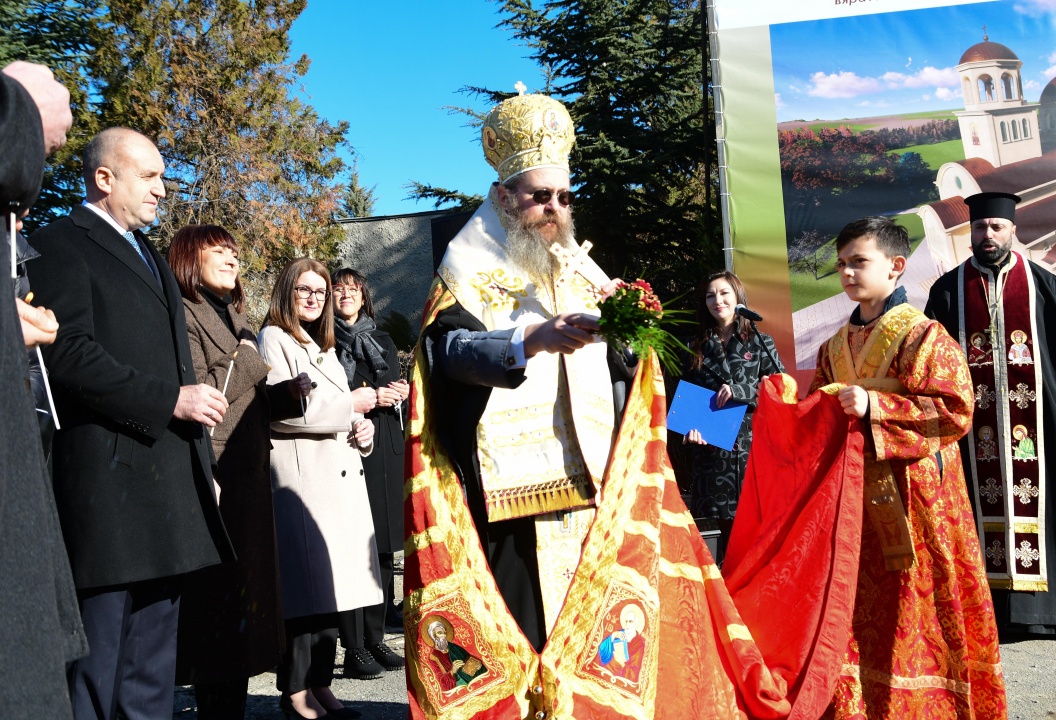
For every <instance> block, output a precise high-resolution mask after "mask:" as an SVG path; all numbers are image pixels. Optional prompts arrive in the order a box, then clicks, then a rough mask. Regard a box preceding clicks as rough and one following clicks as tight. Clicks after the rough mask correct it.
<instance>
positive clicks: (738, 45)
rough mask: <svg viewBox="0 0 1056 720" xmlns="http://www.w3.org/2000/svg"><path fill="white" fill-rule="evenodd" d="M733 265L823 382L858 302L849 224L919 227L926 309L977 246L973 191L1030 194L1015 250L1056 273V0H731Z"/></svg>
mask: <svg viewBox="0 0 1056 720" xmlns="http://www.w3.org/2000/svg"><path fill="white" fill-rule="evenodd" d="M712 5H713V6H712V8H711V9H712V11H713V12H714V22H713V24H712V28H713V30H714V32H713V35H712V38H711V42H712V56H713V57H714V58H715V59H716V60H717V65H716V72H715V74H714V82H715V84H716V86H717V87H716V93H717V103H716V110H717V113H718V121H719V137H720V160H721V165H722V169H723V183H724V184H723V201H724V203H725V210H726V217H727V220H728V223H729V228H728V233H729V235H728V247H729V248H730V251H729V252H730V257H731V259H732V264H733V269H734V271H735V272H737V274H738V275H740V277H741V278H742V279H743V280H744V281H745V284H746V286H747V288H748V295H749V300H750V302H751V305H752V306H753V307H755V308H757V309H758V310H760V312H761V313H762V314H763V316H764V317H765V319H766V322H764V323H763V324H762V325H761V328H760V329H762V330H764V331H765V332H768V333H770V334H771V335H773V336H774V338H775V340H776V341H777V345H778V349H779V352H780V354H781V358H782V361H783V362H784V364H785V366H786V367H787V368H789V369H790V370H791V369H794V370H795V371H796V372H794V374H795V375H797V376H798V379H799V380H800V381H801V385H805V381H806V380H808V379H809V378H810V377H811V376H812V375H813V368H814V365H815V358H816V356H817V351H818V346H819V345H820V344H821V343H822V342H823V341H824V340H825V339H827V338H828V337H830V336H831V335H832V334H834V333H835V332H836V330H837V329H838V328H839V327H840V326H841V325H842V324H843V323H845V322H846V321H847V318H848V317H849V316H850V313H851V311H852V310H853V307H854V306H853V304H852V303H851V301H850V300H848V299H847V298H846V296H845V295H844V294H843V291H842V288H841V286H840V281H839V277H838V276H837V274H836V272H835V269H834V260H835V247H834V244H833V242H832V240H833V238H834V237H835V235H836V233H837V232H838V231H839V229H840V228H841V227H843V225H845V224H846V223H847V222H849V221H851V220H854V219H856V218H859V217H862V216H864V215H887V216H891V217H892V218H893V219H895V221H896V222H898V223H900V224H902V225H904V226H905V227H906V228H907V229H908V230H909V233H910V238H911V240H912V246H913V252H912V254H911V256H910V258H909V264H908V269H907V271H906V274H905V276H904V277H903V280H902V283H903V285H904V286H905V288H906V290H907V291H908V293H909V299H910V302H911V303H913V304H914V305H916V306H917V307H919V308H923V307H924V305H925V303H926V301H927V294H928V290H929V288H930V287H931V284H932V283H933V282H934V281H935V279H936V278H937V277H938V276H939V275H941V274H942V273H944V272H946V271H947V270H950V269H952V268H954V267H956V266H957V265H958V264H960V263H961V262H963V261H964V260H965V259H966V258H967V257H968V256H969V255H970V253H971V250H970V239H969V235H970V233H969V227H968V212H967V208H966V206H965V205H964V203H963V198H964V197H966V196H968V195H972V194H974V193H977V192H981V191H993V190H997V191H1004V192H1014V193H1016V194H1018V195H1020V196H1021V197H1022V198H1023V202H1022V204H1021V205H1020V206H1019V209H1018V210H1017V217H1016V225H1017V241H1016V243H1015V245H1014V249H1016V250H1018V251H1019V252H1021V253H1022V254H1024V255H1025V256H1026V257H1028V258H1030V259H1031V260H1033V261H1035V262H1037V263H1039V264H1041V265H1043V266H1045V267H1047V268H1049V269H1050V270H1053V271H1056V249H1054V247H1053V244H1054V240H1056V81H1053V82H1052V83H1050V80H1052V79H1053V78H1054V76H1056V33H1053V28H1054V27H1056V2H1053V0H997V1H989V2H987V1H982V2H971V1H969V2H949V1H945V2H944V1H942V0H800V1H799V2H788V0H756V1H755V2H745V0H713V2H712Z"/></svg>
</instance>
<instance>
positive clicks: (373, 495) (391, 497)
mask: <svg viewBox="0 0 1056 720" xmlns="http://www.w3.org/2000/svg"><path fill="white" fill-rule="evenodd" d="M370 336H371V337H373V338H374V339H375V340H376V341H377V342H378V345H380V346H381V348H382V350H384V351H385V362H386V364H388V366H389V369H388V370H386V371H385V372H383V373H380V374H379V375H377V376H375V375H374V373H373V372H371V370H370V366H369V365H368V364H367V363H366V362H358V363H356V379H355V381H354V382H353V383H351V384H350V387H351V388H352V389H353V390H355V389H356V388H357V387H363V386H366V387H371V388H374V389H375V390H377V389H378V388H379V387H383V386H385V385H388V384H389V383H390V382H393V381H395V380H399V379H400V360H399V358H398V357H397V351H396V344H395V343H394V342H393V341H392V338H391V337H389V334H388V333H387V332H385V331H383V330H373V331H371V333H370ZM406 408H407V403H406V402H405V403H403V404H402V405H401V411H404V410H406ZM406 417H407V416H406V415H404V419H405V420H406ZM367 418H368V419H370V420H372V421H373V422H374V452H372V453H371V454H370V455H367V456H366V457H365V458H363V472H364V473H366V479H367V496H368V497H369V498H370V514H371V516H372V517H373V518H374V533H375V537H376V539H377V542H378V552H379V553H392V552H396V551H398V550H403V481H404V472H403V425H402V424H401V423H400V416H399V415H397V414H396V410H395V409H394V408H391V407H380V406H378V407H375V408H374V409H373V410H371V411H370V412H369V413H367Z"/></svg>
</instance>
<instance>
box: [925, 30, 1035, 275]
mask: <svg viewBox="0 0 1056 720" xmlns="http://www.w3.org/2000/svg"><path fill="white" fill-rule="evenodd" d="M1022 65H1023V63H1022V61H1020V59H1019V58H1018V57H1017V56H1016V54H1015V53H1014V52H1013V51H1012V50H1011V49H1010V48H1008V47H1006V46H1005V45H1002V44H1001V43H996V42H991V41H990V39H989V37H987V36H986V35H985V34H984V36H983V42H980V43H976V44H975V45H972V46H971V47H970V48H968V49H967V50H966V51H965V52H964V54H963V55H962V56H961V60H960V62H959V63H958V64H957V67H956V69H957V72H958V73H960V76H961V90H962V91H963V95H964V110H959V111H956V112H954V115H956V116H957V121H958V123H959V125H960V131H961V142H962V143H964V157H965V159H964V160H961V161H958V162H948V163H944V164H943V165H942V167H940V168H939V171H938V174H937V175H936V178H935V184H936V186H937V187H938V189H939V198H940V199H939V201H938V202H935V203H931V204H929V205H924V206H922V207H920V208H919V209H918V211H917V213H918V215H920V217H921V220H922V221H923V223H924V233H925V237H926V239H927V242H928V249H929V250H930V251H931V255H932V257H933V258H934V260H935V262H936V265H937V266H938V271H939V274H942V273H944V272H946V271H947V270H950V269H952V268H954V267H956V266H957V265H959V264H961V263H962V262H964V261H965V259H967V258H968V257H969V256H970V255H971V230H970V227H969V222H968V206H967V205H965V204H964V198H965V197H968V196H970V195H974V194H976V193H979V192H1011V193H1015V194H1016V195H1019V196H1020V197H1021V198H1023V202H1022V203H1021V204H1020V205H1019V207H1018V208H1017V209H1016V241H1015V242H1014V245H1015V247H1014V249H1015V250H1017V251H1018V252H1020V253H1021V254H1023V255H1024V256H1026V257H1028V258H1029V259H1031V260H1033V261H1034V262H1036V263H1038V264H1040V265H1041V266H1042V267H1045V268H1047V269H1048V270H1050V271H1052V272H1056V247H1054V245H1056V78H1053V79H1052V80H1050V81H1049V83H1048V85H1046V87H1045V89H1044V91H1042V93H1041V98H1040V100H1039V102H1037V103H1028V102H1027V101H1026V99H1025V98H1024V97H1023V81H1022V79H1021V77H1020V68H1021V67H1022Z"/></svg>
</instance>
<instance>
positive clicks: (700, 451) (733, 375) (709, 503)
mask: <svg viewBox="0 0 1056 720" xmlns="http://www.w3.org/2000/svg"><path fill="white" fill-rule="evenodd" d="M760 339H761V341H760ZM764 346H765V347H764ZM701 350H702V352H701V355H702V359H701V367H699V368H692V367H690V366H691V364H692V363H691V360H692V357H691V356H690V357H687V358H686V361H685V363H684V364H683V368H682V379H683V380H686V381H687V382H691V383H693V384H694V385H700V386H701V387H706V388H707V389H709V390H713V391H715V392H718V391H719V389H721V388H722V386H723V385H729V386H730V390H731V392H732V393H733V395H732V397H731V400H732V401H736V402H740V403H743V404H746V405H747V406H748V409H747V410H746V411H745V413H744V420H743V421H742V422H741V427H740V429H739V430H738V431H737V442H736V443H735V444H734V446H733V450H723V449H722V448H720V447H716V446H714V445H687V446H686V447H685V454H686V456H687V457H688V458H689V470H690V478H691V483H692V484H691V488H692V490H691V493H690V498H691V499H690V507H689V510H690V512H691V513H693V517H694V518H709V519H715V520H733V516H734V514H735V513H736V512H737V500H738V499H739V498H740V496H741V484H742V483H743V482H744V471H745V469H746V468H747V466H748V450H749V449H750V448H751V446H752V415H753V414H754V413H755V407H756V404H757V403H758V393H759V382H760V381H761V380H762V379H763V378H764V377H766V376H767V375H773V374H774V373H780V372H784V368H783V367H782V366H781V360H780V359H779V358H778V357H777V348H775V347H774V341H773V339H772V338H771V337H770V336H769V335H763V334H760V335H758V336H757V335H755V334H752V335H749V336H748V338H747V339H744V338H742V337H741V336H740V334H739V333H736V332H735V333H734V334H733V335H732V336H731V337H730V340H729V342H728V343H727V344H726V346H725V347H723V346H722V341H721V340H720V339H719V338H718V336H717V335H715V334H712V335H711V336H710V337H708V338H707V339H706V340H705V341H704V344H703V347H702V349H701ZM767 350H769V351H770V352H769V353H767ZM771 355H773V357H774V359H775V360H777V365H775V364H774V361H773V360H771V359H770V356H771Z"/></svg>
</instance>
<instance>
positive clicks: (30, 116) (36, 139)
mask: <svg viewBox="0 0 1056 720" xmlns="http://www.w3.org/2000/svg"><path fill="white" fill-rule="evenodd" d="M43 171H44V141H43V133H42V130H41V125H40V116H39V115H37V111H36V109H35V108H34V106H33V103H32V101H31V100H30V99H29V95H28V94H26V93H25V91H24V90H22V89H21V86H20V85H19V84H18V83H17V82H15V81H14V80H11V79H10V78H7V77H6V76H4V75H2V74H0V204H2V206H3V208H4V209H5V210H6V209H7V207H8V201H10V200H14V201H15V202H16V203H20V204H21V203H23V202H25V201H26V200H27V199H28V198H30V196H32V197H35V196H36V193H37V189H38V188H39V186H40V177H41V175H42V173H43ZM30 186H32V187H30ZM0 227H2V228H6V225H5V224H4V223H2V222H0ZM6 235H7V233H6V232H5V233H4V236H5V239H4V240H2V241H0V251H2V253H3V255H4V257H5V258H7V257H10V253H9V246H8V244H7V241H6ZM0 267H3V268H4V272H5V273H6V274H5V275H4V276H3V279H2V280H0V407H2V408H3V413H2V414H0V678H3V680H2V681H0V708H3V709H4V710H3V714H5V715H13V714H15V713H18V712H20V711H19V710H17V709H16V708H23V710H21V712H32V713H33V714H39V715H41V716H44V717H69V716H70V713H71V710H70V697H69V692H68V690H67V684H66V663H68V662H71V661H73V660H74V659H76V658H78V657H80V656H82V655H85V654H87V652H88V643H87V641H86V640H85V637H84V630H83V629H82V627H81V616H80V612H79V610H78V608H77V597H76V595H75V593H74V588H73V579H72V578H71V576H70V565H69V562H68V560H67V559H66V549H65V548H64V547H63V543H62V534H61V532H60V529H59V519H58V516H57V515H56V513H55V500H54V499H53V497H52V495H51V488H50V484H49V482H48V477H47V473H46V471H45V468H44V456H43V454H42V453H41V448H40V435H39V433H38V431H37V421H36V418H35V417H34V415H35V413H34V410H33V398H32V396H31V394H30V391H29V380H28V369H27V365H26V351H25V346H24V344H23V339H22V331H21V329H20V326H19V321H18V316H17V314H16V312H15V293H14V288H13V286H12V284H11V281H10V279H9V278H10V272H9V271H10V266H9V265H8V264H7V262H6V261H5V262H4V263H2V264H0ZM34 354H35V353H34ZM28 708H32V710H31V711H30V710H28Z"/></svg>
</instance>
